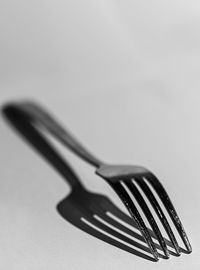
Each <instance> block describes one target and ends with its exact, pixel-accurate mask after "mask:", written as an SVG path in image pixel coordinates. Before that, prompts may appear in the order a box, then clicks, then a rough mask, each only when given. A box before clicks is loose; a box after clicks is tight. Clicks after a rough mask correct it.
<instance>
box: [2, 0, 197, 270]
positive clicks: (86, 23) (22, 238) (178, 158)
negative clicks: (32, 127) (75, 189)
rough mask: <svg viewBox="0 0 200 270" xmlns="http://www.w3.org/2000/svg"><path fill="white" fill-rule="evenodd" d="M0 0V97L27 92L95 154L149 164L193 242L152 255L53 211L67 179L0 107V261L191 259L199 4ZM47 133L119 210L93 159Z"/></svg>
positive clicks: (48, 265)
mask: <svg viewBox="0 0 200 270" xmlns="http://www.w3.org/2000/svg"><path fill="white" fill-rule="evenodd" d="M2 5H3V8H1V9H0V17H1V20H3V23H2V24H1V26H0V27H1V33H2V35H1V45H0V46H1V50H0V51H1V53H0V55H1V63H0V70H1V73H0V89H1V90H0V93H1V100H0V101H1V104H4V103H5V102H6V101H10V100H20V99H22V98H23V99H33V100H35V101H38V102H40V103H41V104H42V105H44V106H45V107H46V108H47V109H49V110H50V111H51V112H52V113H53V114H54V115H55V116H56V117H57V118H58V119H60V121H61V123H63V125H64V126H66V127H68V128H69V129H70V130H71V131H72V132H73V133H74V134H76V136H77V137H78V138H80V140H81V141H82V142H83V143H84V144H85V145H87V146H88V147H89V149H91V150H92V151H93V152H94V153H96V154H97V155H98V156H99V157H100V158H102V159H105V160H106V161H109V162H113V163H114V162H115V163H128V164H141V165H144V166H146V167H147V168H149V169H151V170H152V171H153V172H154V173H155V174H156V175H157V176H158V178H159V179H160V180H161V181H162V183H163V184H164V186H165V188H166V189H167V191H168V193H169V195H170V197H171V199H172V201H173V203H174V205H175V206H176V209H177V211H178V213H179V215H180V217H181V220H182V222H183V224H184V227H185V229H186V231H187V233H188V236H189V238H190V240H191V244H192V247H193V252H192V253H191V254H190V255H188V254H182V255H181V257H176V256H173V255H172V256H171V257H170V259H169V260H164V259H160V261H159V262H158V263H155V262H152V261H149V260H146V259H144V258H141V257H139V256H136V255H133V254H131V253H128V252H126V251H124V250H122V249H120V248H117V247H115V246H113V245H110V244H108V243H105V242H104V241H101V240H99V239H97V238H95V237H93V236H91V235H89V234H87V233H85V232H83V231H81V230H80V229H78V228H77V227H76V226H73V225H72V224H70V223H69V222H67V221H66V220H64V219H63V218H62V217H61V216H60V215H59V213H58V212H57V210H56V205H57V204H58V202H60V201H61V200H62V199H63V198H64V197H65V196H67V195H68V194H69V192H70V188H69V185H68V184H67V183H66V182H65V181H63V179H62V178H61V177H60V175H59V174H58V173H57V172H56V171H55V170H54V169H53V168H52V167H51V166H50V165H49V164H47V162H46V161H44V159H42V158H41V157H40V156H39V155H38V154H37V153H36V152H35V151H34V150H33V149H32V148H31V147H30V146H29V145H28V144H26V143H25V142H24V140H22V138H20V137H19V136H18V135H17V134H16V133H15V132H14V131H13V130H12V129H11V127H10V126H9V125H8V123H6V121H5V120H4V119H3V117H1V118H0V130H1V132H0V141H1V151H0V164H1V165H0V215H1V224H0V239H1V247H0V255H1V262H0V265H1V268H2V269H9V270H12V269H13V270H14V269H15V270H16V269H20V270H22V269H30V270H32V269H37V270H38V269H66V268H67V269H73V270H75V269H115V270H117V269H123V268H124V267H126V269H127V270H128V269H154V270H156V269H160V270H162V269H163V270H164V269H169V267H170V269H171V270H173V269H189V268H192V269H194V270H197V269H199V266H200V261H199V255H200V244H199V243H200V233H199V221H200V212H199V210H198V207H199V205H200V204H199V188H200V181H199V160H200V140H199V138H200V122H199V115H200V106H199V104H200V92H199V86H200V79H199V78H200V76H199V70H200V61H199V58H200V50H199V48H200V47H199V45H200V37H199V32H200V31H199V30H200V29H199V28H200V19H199V18H200V17H199V14H200V4H199V3H197V2H195V1H194V2H193V4H192V5H191V1H190V2H189V1H173V2H172V1H168V3H164V4H163V3H162V4H161V3H160V2H158V1H155V2H154V3H151V5H150V3H149V2H148V1H143V3H142V4H141V3H139V2H137V1H123V4H122V3H121V2H120V1H99V3H98V2H97V1H96V2H94V1H90V0H87V1H84V4H83V3H80V2H79V1H68V2H67V3H66V2H65V3H64V2H63V1H60V0H59V1H56V2H55V3H54V1H48V3H47V2H46V1H44V0H43V1H40V2H39V1H34V3H27V1H24V0H21V1H20V2H18V4H17V5H18V6H16V3H13V2H12V1H6V2H5V3H3V4H2ZM52 143H53V144H55V146H56V147H57V148H58V149H59V150H60V152H62V153H63V155H64V156H65V157H66V160H67V161H68V162H69V163H70V164H71V165H72V167H73V168H74V170H75V171H76V172H77V174H78V175H79V176H80V179H81V181H82V182H83V183H84V185H85V186H86V187H87V188H88V189H89V190H91V191H94V192H98V193H100V194H105V195H107V196H108V197H109V198H111V199H112V201H113V202H114V203H115V204H116V205H117V206H118V207H119V208H120V209H122V210H124V211H126V210H125V209H124V207H123V205H122V204H121V202H120V201H119V199H118V198H117V196H116V195H115V193H114V192H113V191H112V190H111V188H110V187H109V186H108V185H107V184H106V183H105V182H104V181H103V180H102V179H100V178H99V177H98V176H96V175H95V174H94V170H93V168H92V167H90V166H89V165H87V164H85V163H84V162H82V161H81V160H79V159H78V158H76V157H74V156H73V154H71V153H69V151H67V150H66V149H64V148H63V147H62V146H60V145H59V144H58V143H57V142H56V141H52Z"/></svg>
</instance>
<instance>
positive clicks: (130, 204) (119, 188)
mask: <svg viewBox="0 0 200 270" xmlns="http://www.w3.org/2000/svg"><path fill="white" fill-rule="evenodd" d="M96 174H97V175H99V176H101V177H103V178H104V179H105V180H106V181H107V182H108V183H109V184H110V186H111V187H112V188H113V189H114V191H115V192H116V193H117V194H118V196H119V197H120V199H121V200H122V202H123V203H124V205H125V207H126V208H127V210H128V211H129V213H130V215H131V216H132V218H133V219H134V221H135V222H136V224H137V225H138V228H139V229H140V231H141V234H142V235H143V237H144V238H145V240H146V242H147V244H148V246H149V248H150V249H151V252H152V254H153V256H154V257H155V259H157V260H158V257H159V256H158V253H157V250H156V247H155V244H154V243H153V241H152V239H151V236H150V234H149V232H148V230H147V227H146V224H145V222H144V220H143V218H142V217H141V215H140V213H139V210H138V209H137V207H136V205H135V203H134V201H133V199H132V197H134V199H135V200H136V201H137V203H138V205H139V206H140V208H141V210H142V211H143V213H144V215H145V216H146V218H147V220H148V222H149V224H150V225H151V227H152V230H153V231H154V233H155V235H156V237H157V239H158V241H159V243H160V246H161V248H162V250H163V252H164V254H165V256H166V257H167V258H168V257H169V250H168V248H167V245H166V241H165V240H164V237H163V235H162V233H161V231H160V229H159V227H158V225H157V222H156V221H155V219H154V216H153V214H152V211H150V209H149V206H148V204H151V205H152V207H153V209H154V212H155V213H156V214H157V216H158V218H159V219H160V221H161V223H162V225H163V227H164V229H165V231H166V233H167V235H168V237H169V238H170V240H171V242H172V244H173V246H174V248H175V250H176V253H177V254H178V255H180V247H179V245H178V242H177V240H176V237H175V235H174V233H173V230H172V228H171V226H170V225H169V222H168V219H167V218H166V216H165V214H164V212H163V210H162V207H161V205H160V203H159V202H158V199H157V198H156V196H158V197H159V199H160V200H161V202H162V204H163V205H164V207H165V208H166V210H167V212H168V214H169V216H170V218H171V219H172V221H173V223H174V225H175V227H176V229H177V231H178V233H179V235H180V237H181V238H182V240H183V242H184V244H185V247H186V249H187V252H188V253H190V252H191V251H192V248H191V245H190V243H189V240H188V237H187V235H186V232H185V230H184V228H183V225H182V223H181V221H180V219H179V217H178V214H177V212H176V210H175V208H174V206H173V204H172V202H171V200H170V198H169V196H168V194H167V192H166V190H165V189H164V187H163V186H162V184H161V183H160V181H159V180H158V178H157V177H156V176H155V175H154V174H153V173H152V172H150V171H149V170H148V169H146V168H144V167H142V166H131V165H105V164H104V165H102V166H100V167H99V168H98V169H97V170H96ZM155 195H156V196H155ZM144 198H146V199H144Z"/></svg>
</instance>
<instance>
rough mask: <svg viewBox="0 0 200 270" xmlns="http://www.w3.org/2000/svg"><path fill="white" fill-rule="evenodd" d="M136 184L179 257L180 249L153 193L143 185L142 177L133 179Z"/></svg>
mask: <svg viewBox="0 0 200 270" xmlns="http://www.w3.org/2000/svg"><path fill="white" fill-rule="evenodd" d="M134 179H135V181H136V183H137V184H138V185H139V186H140V188H141V189H142V191H143V192H144V193H145V195H146V197H147V198H148V200H149V202H150V203H151V205H152V206H153V208H154V210H155V212H156V214H157V215H158V217H159V219H160V221H161V223H162V224H163V227H164V228H165V231H166V232H167V235H168V236H169V238H170V240H171V242H172V244H173V246H174V248H175V250H176V253H177V254H178V255H180V248H179V246H178V243H177V241H176V238H175V236H174V233H173V232H172V229H171V227H170V225H169V223H168V221H167V218H166V217H165V214H164V213H163V211H162V208H161V207H160V205H159V203H158V202H157V200H156V198H155V196H154V195H153V192H152V191H151V189H150V188H149V187H148V185H147V184H146V183H145V181H144V179H143V178H142V177H140V178H139V177H134Z"/></svg>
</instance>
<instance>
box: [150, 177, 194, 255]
mask: <svg viewBox="0 0 200 270" xmlns="http://www.w3.org/2000/svg"><path fill="white" fill-rule="evenodd" d="M145 178H146V179H147V180H148V182H150V184H151V185H152V187H153V188H154V189H155V191H156V192H157V194H158V196H159V197H160V199H161V201H162V202H163V204H164V206H165V208H166V210H167V212H168V214H169V215H170V217H171V219H172V221H173V223H174V225H175V227H176V229H177V231H178V233H179V235H180V237H181V238H182V240H183V243H184V244H185V247H186V249H187V251H188V252H189V253H191V252H192V247H191V245H190V242H189V239H188V237H187V234H186V232H185V230H184V228H183V225H182V223H181V221H180V219H179V217H178V214H177V212H176V210H175V208H174V206H173V204H172V202H171V200H170V198H169V196H168V194H167V192H166V190H165V189H164V187H163V186H162V184H161V183H160V181H159V180H158V178H157V177H156V176H155V175H154V174H152V173H148V174H146V175H145Z"/></svg>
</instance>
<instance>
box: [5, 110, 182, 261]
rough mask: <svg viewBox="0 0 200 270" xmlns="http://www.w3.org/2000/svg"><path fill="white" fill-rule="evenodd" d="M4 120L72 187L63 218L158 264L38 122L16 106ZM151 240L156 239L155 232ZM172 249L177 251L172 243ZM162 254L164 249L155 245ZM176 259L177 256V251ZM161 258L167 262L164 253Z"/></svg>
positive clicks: (137, 233) (137, 234) (129, 222)
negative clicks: (83, 178) (81, 176)
mask: <svg viewBox="0 0 200 270" xmlns="http://www.w3.org/2000/svg"><path fill="white" fill-rule="evenodd" d="M2 112H3V115H4V117H5V118H6V119H7V120H8V122H9V123H10V124H11V125H12V127H14V128H15V130H17V131H18V133H19V134H20V135H21V136H22V137H23V138H24V139H25V140H26V142H28V143H29V144H30V145H31V146H32V147H33V148H34V149H35V150H37V152H38V153H39V154H40V155H41V156H42V157H43V158H45V160H46V161H48V162H49V163H50V164H51V165H52V166H53V168H54V169H55V170H56V171H57V172H58V173H59V174H60V175H61V176H62V177H63V178H64V180H65V181H66V182H67V183H68V184H69V185H70V187H71V192H70V194H69V195H68V196H67V197H66V198H65V199H63V200H62V201H61V202H60V203H58V205H57V210H58V212H59V213H60V215H61V216H62V217H63V218H64V219H65V220H67V221H68V222H70V223H71V224H73V225H74V226H76V227H78V228H79V229H81V230H83V231H85V232H87V233H88V234H90V235H93V236H95V237H97V238H98V239H101V240H103V241H105V242H106V243H109V244H111V245H113V246H115V247H118V248H120V249H122V250H124V251H127V252H130V253H132V254H134V255H136V256H138V257H141V258H143V259H146V260H149V261H152V262H154V261H156V260H155V259H154V258H153V257H152V256H151V251H150V249H149V248H148V246H147V245H146V242H145V240H144V238H143V237H142V236H141V234H140V231H139V230H138V229H137V225H136V224H135V223H134V221H133V220H132V219H131V218H130V217H129V216H127V215H126V214H125V213H124V212H122V211H121V210H119V209H118V208H117V207H116V206H115V205H114V204H113V203H112V202H111V201H110V200H109V199H108V198H107V197H105V196H103V195H100V194H95V193H92V192H89V191H87V190H86V189H85V188H84V186H83V185H82V184H81V182H80V180H79V178H78V176H77V175H76V174H75V172H74V171H73V169H72V168H71V166H70V165H69V164H68V162H66V161H65V160H64V159H63V157H62V156H61V155H60V154H58V152H57V150H55V149H54V147H53V146H52V145H51V144H50V142H49V141H48V140H47V139H46V138H45V137H44V136H43V135H42V134H41V133H40V131H39V127H37V121H36V122H34V121H33V119H32V120H31V119H30V118H29V117H28V116H27V115H26V114H25V113H22V112H21V111H20V110H18V109H17V108H15V107H14V106H12V105H6V106H4V107H3V109H2ZM149 231H150V234H151V236H152V237H153V238H154V239H156V237H155V235H154V233H153V232H152V230H150V229H149ZM166 243H167V245H168V246H170V247H172V248H173V245H172V243H171V242H170V241H168V240H166ZM155 246H156V248H157V249H158V250H160V251H161V250H162V249H161V247H160V246H159V245H158V244H156V243H155ZM170 253H171V254H172V255H174V256H177V254H176V253H175V252H173V251H170ZM159 255H160V257H161V258H166V257H165V256H164V255H162V253H160V254H159Z"/></svg>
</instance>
